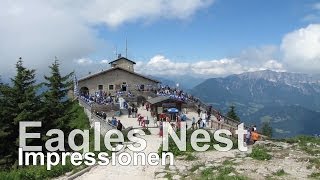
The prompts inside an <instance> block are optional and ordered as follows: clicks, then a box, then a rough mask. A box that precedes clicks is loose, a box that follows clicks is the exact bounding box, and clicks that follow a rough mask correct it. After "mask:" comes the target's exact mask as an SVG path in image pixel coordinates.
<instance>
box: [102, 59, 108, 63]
mask: <svg viewBox="0 0 320 180" xmlns="http://www.w3.org/2000/svg"><path fill="white" fill-rule="evenodd" d="M108 63H109V61H108V60H107V59H103V60H101V61H100V64H108Z"/></svg>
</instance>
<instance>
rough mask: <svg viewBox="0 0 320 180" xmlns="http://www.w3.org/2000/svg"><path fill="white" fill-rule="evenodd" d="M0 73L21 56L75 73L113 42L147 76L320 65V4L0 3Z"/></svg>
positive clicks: (98, 63)
mask: <svg viewBox="0 0 320 180" xmlns="http://www.w3.org/2000/svg"><path fill="white" fill-rule="evenodd" d="M0 1H1V6H0V20H1V22H2V23H0V38H1V39H2V41H1V42H0V59H3V60H1V62H0V75H1V76H2V77H3V76H7V75H10V74H14V71H15V70H14V63H15V62H16V61H17V59H18V58H19V57H20V56H21V57H23V60H24V61H25V64H26V65H27V66H28V67H31V68H35V69H36V70H37V72H38V73H39V74H45V73H46V72H47V66H48V65H49V64H50V63H51V62H52V61H53V59H54V57H55V56H57V57H58V58H59V59H60V61H61V64H62V68H63V71H64V72H68V71H72V70H75V71H76V72H77V74H79V75H80V76H81V75H83V74H87V73H88V72H95V71H100V70H101V69H106V68H108V64H107V62H109V61H110V60H113V59H114V58H115V57H116V55H115V47H117V51H118V53H122V55H124V53H125V41H126V38H127V40H128V58H130V59H132V60H134V61H136V62H137V65H136V70H137V71H138V72H141V73H144V74H150V75H162V74H165V75H168V74H169V75H172V76H180V75H185V74H188V75H193V76H204V77H216V76H225V75H228V74H234V73H242V72H247V71H257V70H263V69H271V70H275V71H291V72H303V73H317V72H319V70H320V24H319V23H320V1H315V0H305V1H300V0H281V1H279V0H268V1H255V0H242V1H231V0H172V1H167V0H150V1H144V0H131V1H126V0H118V1H114V0H92V1H79V2H77V3H76V4H75V3H74V2H73V1H71V0H61V1H42V0H31V1H30V2H24V1H18V0H0Z"/></svg>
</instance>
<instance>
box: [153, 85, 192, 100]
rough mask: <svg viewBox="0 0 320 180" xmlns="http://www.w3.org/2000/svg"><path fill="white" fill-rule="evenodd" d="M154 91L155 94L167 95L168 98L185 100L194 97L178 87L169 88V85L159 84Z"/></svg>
mask: <svg viewBox="0 0 320 180" xmlns="http://www.w3.org/2000/svg"><path fill="white" fill-rule="evenodd" d="M154 92H155V94H157V96H168V97H170V98H174V99H178V100H180V101H185V102H187V101H191V100H194V97H193V96H192V95H191V94H188V93H186V92H184V91H183V90H180V89H178V88H170V87H169V86H161V87H159V88H158V89H156V90H155V91H154Z"/></svg>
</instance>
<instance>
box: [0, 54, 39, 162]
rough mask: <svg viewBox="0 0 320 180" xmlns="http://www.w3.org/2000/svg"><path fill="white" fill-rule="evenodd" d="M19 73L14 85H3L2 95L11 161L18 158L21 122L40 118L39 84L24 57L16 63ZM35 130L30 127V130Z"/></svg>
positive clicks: (33, 143) (13, 80) (2, 113)
mask: <svg viewBox="0 0 320 180" xmlns="http://www.w3.org/2000/svg"><path fill="white" fill-rule="evenodd" d="M16 70H17V74H16V76H15V77H14V78H12V79H11V82H12V86H6V85H2V86H1V96H2V101H3V102H4V104H5V105H4V106H3V107H2V108H3V109H2V112H1V116H2V117H3V118H4V119H2V121H3V123H6V124H7V127H6V131H5V132H6V133H7V135H6V138H5V141H6V142H9V143H6V149H7V150H8V154H7V157H9V158H10V159H11V162H17V160H18V147H19V122H20V121H36V120H38V119H39V115H40V114H39V107H40V106H41V105H40V99H39V97H38V96H37V94H36V91H37V89H38V87H39V86H38V85H36V81H35V70H32V69H31V70H30V69H27V68H25V67H24V66H23V62H22V59H21V58H20V59H19V61H18V62H17V63H16ZM30 131H34V129H29V130H28V132H30ZM27 143H28V145H35V144H36V143H37V141H36V140H29V141H28V142H27Z"/></svg>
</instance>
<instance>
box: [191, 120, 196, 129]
mask: <svg viewBox="0 0 320 180" xmlns="http://www.w3.org/2000/svg"><path fill="white" fill-rule="evenodd" d="M196 126H197V125H196V118H194V117H192V126H191V127H192V130H195V129H196Z"/></svg>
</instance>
